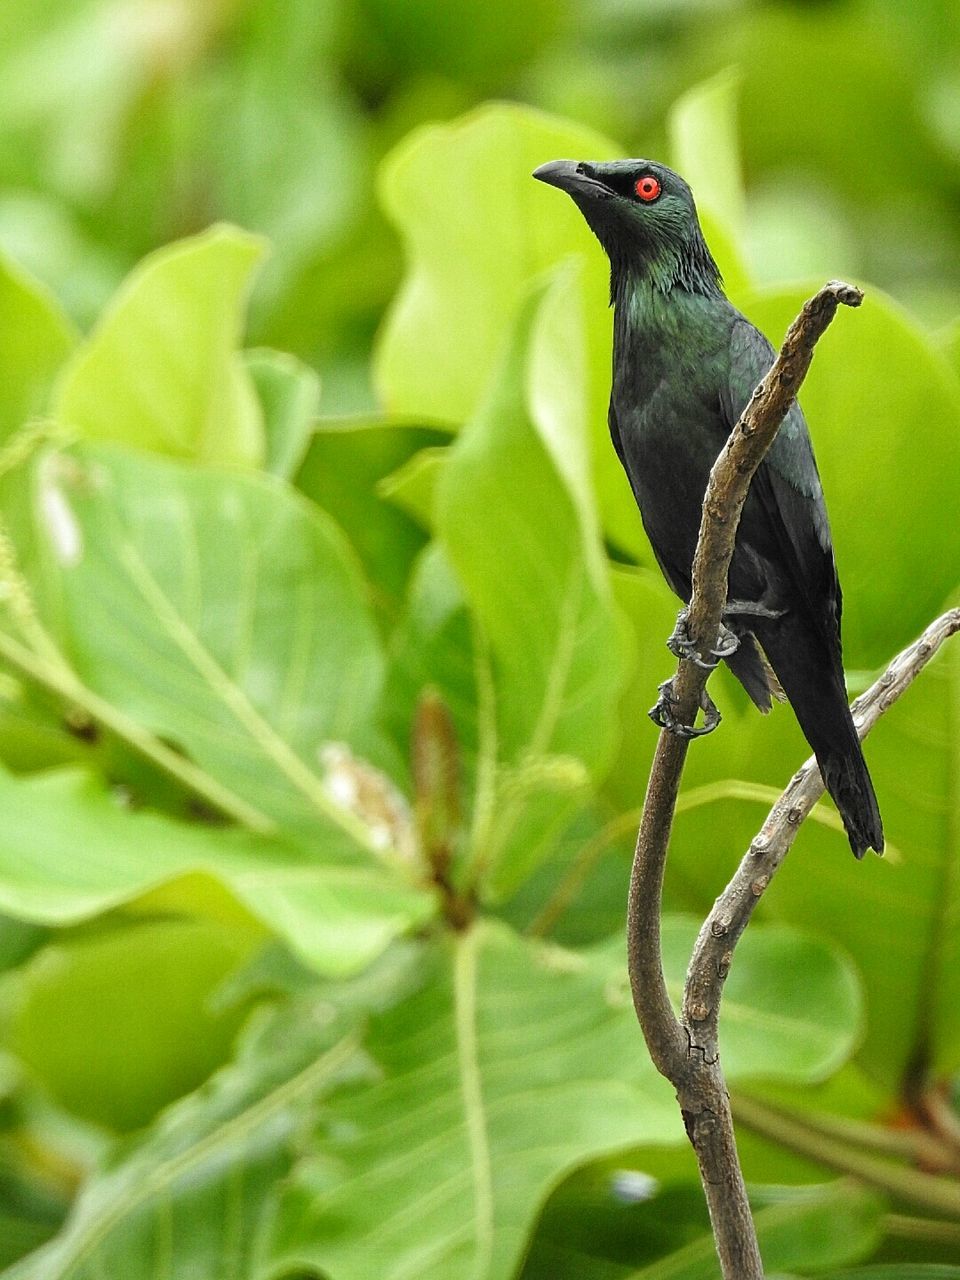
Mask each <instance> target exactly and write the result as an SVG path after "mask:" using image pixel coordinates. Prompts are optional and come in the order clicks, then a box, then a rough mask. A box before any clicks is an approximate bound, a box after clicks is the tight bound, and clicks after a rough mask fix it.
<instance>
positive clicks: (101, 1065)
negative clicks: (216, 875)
mask: <svg viewBox="0 0 960 1280" xmlns="http://www.w3.org/2000/svg"><path fill="white" fill-rule="evenodd" d="M87 856H89V851H88V855H87ZM257 942H258V937H257V934H256V932H250V931H247V932H246V933H243V932H241V931H238V930H236V929H227V928H224V927H223V926H218V925H214V924H211V923H210V922H207V921H196V920H195V921H189V920H166V921H158V922H156V923H147V924H142V925H138V926H136V927H134V928H129V927H128V928H122V929H118V930H114V931H113V932H110V933H108V934H106V935H104V936H101V937H87V938H76V939H72V940H69V941H63V942H59V943H52V944H51V945H49V946H47V947H44V948H43V949H42V950H41V951H40V952H39V953H38V954H37V955H36V956H35V957H34V958H33V959H32V960H31V961H30V963H29V964H28V965H26V966H25V967H24V968H23V969H21V970H20V971H19V972H18V974H17V978H16V985H15V1007H14V1012H13V1014H12V1018H11V1021H10V1024H9V1028H8V1030H9V1047H10V1050H11V1051H12V1052H13V1053H15V1054H16V1055H17V1056H18V1057H19V1058H20V1059H21V1060H22V1061H23V1062H25V1063H26V1064H27V1066H28V1067H29V1068H30V1069H31V1073H32V1075H33V1076H34V1078H36V1079H39V1080H40V1081H41V1082H42V1084H43V1086H44V1087H45V1089H46V1090H48V1091H49V1093H50V1094H51V1095H52V1096H53V1097H54V1098H55V1099H56V1100H57V1101H58V1102H60V1103H61V1104H62V1105H63V1106H65V1107H66V1108H67V1109H68V1110H70V1111H72V1112H73V1113H74V1114H76V1115H80V1116H83V1117H85V1118H86V1119H90V1120H93V1121H95V1122H97V1123H100V1124H105V1125H109V1126H111V1127H113V1128H117V1129H134V1128H137V1127H139V1126H140V1125H143V1124H145V1123H147V1121H149V1120H150V1119H151V1118H152V1117H153V1115H154V1114H155V1113H156V1112H157V1111H158V1110H159V1108H160V1107H161V1106H163V1105H165V1104H166V1103H168V1102H171V1101H172V1100H173V1099H174V1098H177V1097H180V1096H181V1095H182V1094H185V1093H188V1092H189V1091H190V1090H191V1089H194V1088H196V1086H197V1085H199V1084H200V1083H201V1082H202V1081H203V1080H205V1079H206V1078H207V1076H208V1075H209V1074H210V1072H211V1071H212V1070H213V1069H214V1068H215V1067H217V1066H219V1065H220V1064H221V1063H222V1062H223V1060H224V1058H226V1056H227V1054H228V1051H229V1048H230V1045H231V1042H232V1040H233V1037H234V1035H235V1034H236V1032H237V1029H238V1027H239V1023H240V1019H241V1017H242V1010H240V1009H233V1010H230V1011H227V1012H224V1011H218V1012H214V1011H212V1010H211V1009H210V1008H209V1005H208V1002H209V999H210V995H211V992H212V991H213V990H214V988H215V987H216V986H217V985H219V983H220V982H222V981H223V980H224V979H225V978H226V977H227V976H228V975H229V974H230V973H231V972H232V971H233V970H234V969H236V967H237V966H238V965H239V964H240V963H241V962H242V961H243V959H244V958H245V957H246V956H247V955H248V954H249V952H250V949H251V947H252V946H255V945H256V944H257Z"/></svg>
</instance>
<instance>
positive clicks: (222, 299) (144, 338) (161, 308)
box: [54, 226, 264, 463]
mask: <svg viewBox="0 0 960 1280" xmlns="http://www.w3.org/2000/svg"><path fill="white" fill-rule="evenodd" d="M262 252H263V246H262V244H261V242H260V241H259V240H257V239H255V238H254V237H253V236H250V235H248V234H247V233H246V232H243V231H239V230H237V229H236V228H234V227H228V226H221V227H214V228H212V229H211V230H210V231H207V232H204V233H203V234H202V235H199V236H195V237H194V238H193V239H190V240H182V241H180V242H179V243H178V244H174V245H170V246H168V247H166V248H164V249H158V250H157V251H156V252H155V253H153V254H151V255H150V256H149V257H148V258H146V259H144V261H143V262H142V263H140V265H139V266H138V267H137V268H136V269H135V270H134V271H133V272H132V274H131V275H130V276H129V277H128V279H127V280H126V281H125V283H124V284H123V285H122V286H121V288H120V290H119V292H118V293H117V295H116V296H115V297H114V299H113V300H112V302H111V303H110V304H109V306H108V307H107V309H106V311H105V312H104V314H103V315H102V316H101V318H100V321H99V323H98V325H97V327H96V329H95V330H94V332H93V333H92V334H91V336H90V337H89V338H88V339H87V340H86V342H84V343H83V345H82V346H81V347H80V348H79V349H78V351H77V353H76V355H75V356H74V358H73V360H72V361H71V362H70V364H69V365H68V367H67V368H66V369H65V371H64V373H63V376H62V378H61V380H60V382H59V385H58V388H57V394H56V400H55V404H54V412H55V415H56V417H57V418H59V419H60V421H62V422H63V423H65V424H66V425H67V426H69V427H71V428H73V429H75V430H76V431H78V432H79V433H80V435H81V436H83V437H85V438H87V439H92V440H114V441H118V442H120V443H123V444H129V445H136V446H138V447H140V448H145V449H154V450H157V451H158V452H161V453H172V454H177V455H180V456H182V457H192V458H202V459H203V460H205V461H210V462H242V463H258V462H260V461H261V459H262V457H263V453H264V443H263V423H262V418H261V411H260V406H259V402H258V401H257V398H256V395H255V393H254V390H253V386H252V383H251V381H250V375H249V373H248V371H247V369H246V368H245V366H244V364H243V361H242V359H241V356H240V354H239V350H238V344H239V341H240V336H241V331H242V328H243V321H244V313H245V308H246V298H247V292H248V290H249V286H250V277H251V273H252V271H253V268H254V266H255V264H256V262H257V260H258V259H259V258H260V256H261V254H262Z"/></svg>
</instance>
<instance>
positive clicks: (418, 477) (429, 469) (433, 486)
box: [377, 446, 448, 529]
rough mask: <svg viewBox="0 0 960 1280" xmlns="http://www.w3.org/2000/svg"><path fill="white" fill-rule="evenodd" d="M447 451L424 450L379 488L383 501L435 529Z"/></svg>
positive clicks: (424, 526)
mask: <svg viewBox="0 0 960 1280" xmlns="http://www.w3.org/2000/svg"><path fill="white" fill-rule="evenodd" d="M447 452H448V451H447V448H446V447H445V446H444V447H442V448H439V447H434V448H432V449H421V450H420V452H419V453H415V454H414V455H413V457H411V458H408V459H407V461H406V462H404V463H403V464H402V465H401V466H399V467H398V468H397V469H396V471H394V472H392V473H391V474H390V475H388V476H384V477H383V479H382V480H381V481H380V483H379V484H378V485H377V492H378V493H379V494H380V496H381V497H382V498H386V499H387V500H388V501H390V502H392V503H394V504H395V505H396V506H398V507H399V508H400V510H401V511H405V512H406V513H407V515H408V516H410V517H411V519H413V520H415V521H416V522H417V523H418V524H419V525H422V526H423V528H424V529H432V528H433V525H434V514H433V511H434V504H435V501H436V493H437V484H438V482H439V480H440V472H441V471H442V470H443V466H444V463H445V462H446V460H447Z"/></svg>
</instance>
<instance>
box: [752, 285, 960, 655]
mask: <svg viewBox="0 0 960 1280" xmlns="http://www.w3.org/2000/svg"><path fill="white" fill-rule="evenodd" d="M819 283H820V282H817V284H815V285H811V287H810V288H808V289H789V290H778V291H776V292H771V293H767V294H763V295H759V296H757V297H755V298H754V299H752V300H750V301H749V302H748V304H747V305H746V308H745V309H746V311H747V314H748V315H749V316H750V317H751V319H752V320H754V322H755V323H757V324H758V325H759V326H760V327H761V328H762V329H764V330H765V331H766V332H767V334H768V335H769V336H770V338H771V339H772V340H773V341H774V342H775V343H779V341H780V339H781V337H782V335H783V333H784V331H785V329H786V327H787V325H788V324H789V323H790V321H791V319H792V318H793V317H794V316H795V315H796V313H797V311H798V310H799V308H800V305H801V303H802V301H803V299H804V297H809V296H810V294H811V293H812V292H814V290H815V288H816V287H819ZM801 400H802V402H803V407H804V411H805V413H806V415H807V418H808V421H809V423H810V430H811V434H812V436H813V443H814V448H815V449H816V453H817V459H818V462H819V464H820V472H821V476H822V478H823V484H824V489H825V491H826V497H827V507H828V510H829V513H830V520H831V524H832V526H833V534H834V541H835V543H836V548H837V561H838V565H839V569H840V578H841V581H842V583H843V590H844V597H843V603H844V609H843V630H844V647H845V656H846V659H847V664H848V666H852V667H872V666H874V665H877V664H879V663H881V662H884V661H886V660H887V659H888V658H889V657H890V656H891V654H892V653H893V652H895V651H896V650H897V649H899V648H901V647H902V646H903V645H905V644H907V643H909V641H910V640H911V639H912V638H913V637H914V636H915V635H916V634H917V633H918V632H919V631H920V630H922V628H923V627H924V626H926V624H927V623H928V622H929V621H930V619H931V617H933V616H934V614H935V613H936V611H937V609H938V607H939V605H940V603H941V601H942V600H943V599H944V597H945V596H946V595H948V593H949V592H950V591H952V590H953V589H954V588H955V587H956V586H957V585H958V583H960V569H958V565H960V522H958V521H956V520H951V519H945V518H944V513H945V512H947V511H951V510H952V509H953V504H954V500H955V488H956V477H957V475H958V474H960V382H958V381H957V378H956V376H955V374H954V372H953V371H952V370H951V369H950V367H949V365H948V364H947V362H946V361H945V360H944V359H943V357H942V356H941V354H940V353H939V352H938V350H937V349H936V347H935V346H934V345H933V343H932V342H931V340H930V339H929V338H928V337H927V336H926V335H925V334H924V333H923V332H922V330H921V329H920V328H919V327H918V326H917V324H916V323H915V322H914V321H912V320H910V318H909V317H908V316H907V315H906V314H905V313H904V312H902V311H901V310H900V309H899V308H898V307H897V306H896V305H895V304H894V303H893V302H892V301H890V300H889V299H888V298H885V297H884V296H883V294H881V293H880V292H879V291H878V290H875V289H870V290H868V292H867V297H866V299H865V301H864V304H863V306H862V307H861V308H860V309H859V310H858V311H856V312H850V313H847V314H845V315H843V316H838V318H837V322H836V323H835V324H834V325H833V326H832V327H831V329H830V332H829V333H828V334H827V335H826V337H825V338H824V340H823V341H822V343H821V344H820V345H819V346H818V348H817V358H816V360H815V361H814V364H813V368H812V369H811V371H810V375H809V377H808V379H807V381H806V382H805V384H804V387H803V391H802V393H801Z"/></svg>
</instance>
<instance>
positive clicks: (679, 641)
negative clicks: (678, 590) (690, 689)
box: [667, 609, 740, 671]
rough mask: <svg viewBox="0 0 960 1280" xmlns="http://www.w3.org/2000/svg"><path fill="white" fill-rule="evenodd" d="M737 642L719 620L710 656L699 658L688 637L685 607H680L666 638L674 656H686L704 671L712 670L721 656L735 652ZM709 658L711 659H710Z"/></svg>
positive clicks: (728, 655) (697, 651)
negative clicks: (675, 622) (675, 621)
mask: <svg viewBox="0 0 960 1280" xmlns="http://www.w3.org/2000/svg"><path fill="white" fill-rule="evenodd" d="M739 644H740V641H739V640H738V639H737V637H736V636H735V635H734V634H733V632H732V631H731V630H730V629H729V627H725V626H724V625H723V623H722V622H721V624H720V633H719V635H718V636H717V643H716V645H715V646H714V647H713V648H712V649H711V650H710V651H709V652H710V658H701V656H700V650H699V649H698V648H697V646H696V645H695V644H694V642H693V640H692V639H691V637H690V630H689V628H688V626H687V611H686V609H681V610H680V612H679V613H678V614H677V625H676V626H675V627H674V629H673V631H672V632H671V634H670V636H669V638H668V640H667V648H668V649H669V650H670V652H671V653H672V654H673V656H674V657H675V658H686V659H687V661H688V662H692V663H694V664H695V665H696V666H698V667H701V668H702V669H703V670H704V671H712V670H713V669H714V667H715V666H716V665H717V664H718V663H719V661H720V659H721V658H729V657H730V655H731V654H732V653H735V652H736V649H737V646H738V645H739ZM711 658H712V661H711V660H710V659H711Z"/></svg>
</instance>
